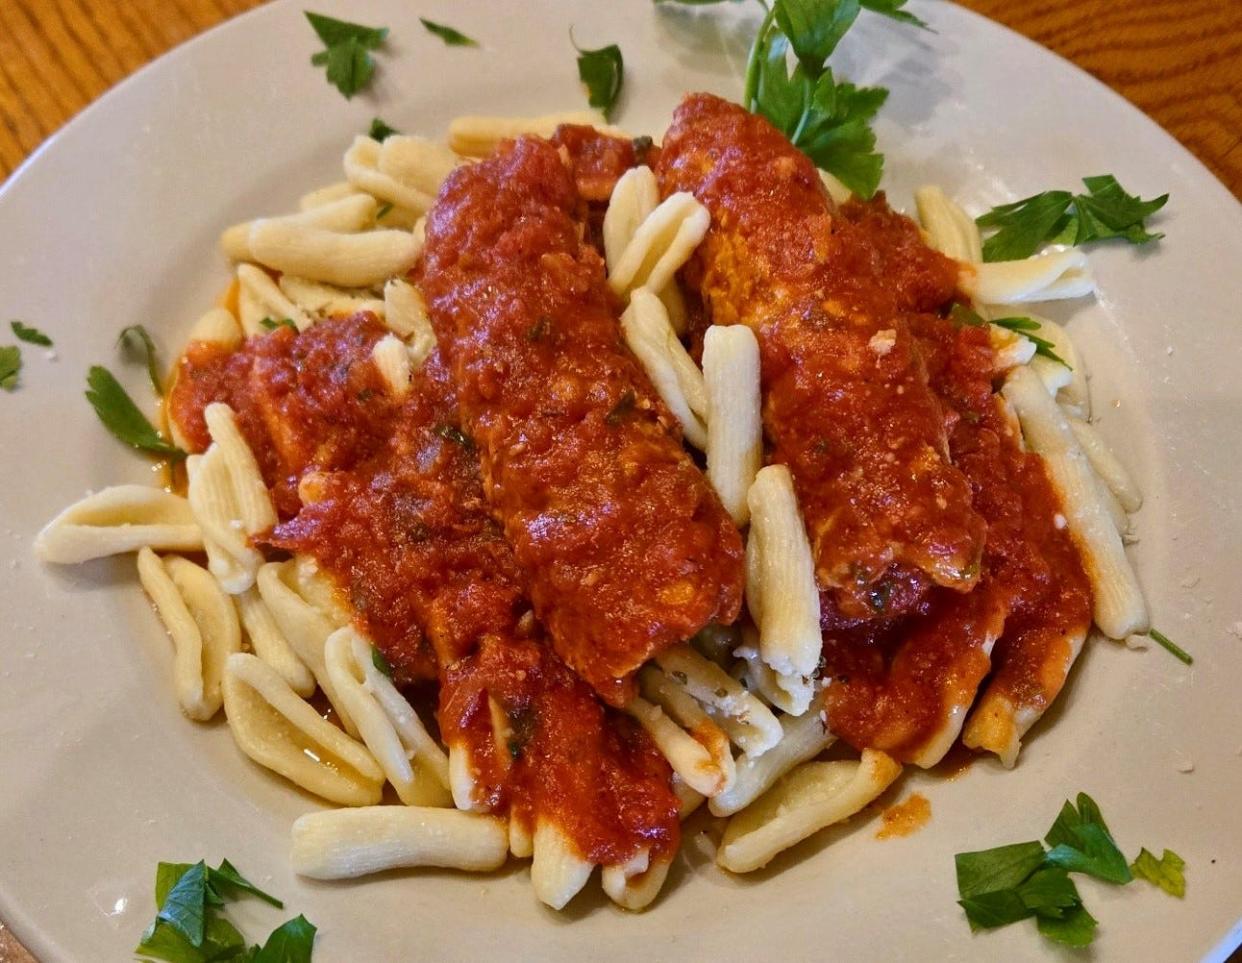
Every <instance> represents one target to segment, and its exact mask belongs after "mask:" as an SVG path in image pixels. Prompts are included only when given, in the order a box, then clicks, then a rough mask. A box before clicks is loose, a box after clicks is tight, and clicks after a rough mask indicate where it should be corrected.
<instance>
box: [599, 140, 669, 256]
mask: <svg viewBox="0 0 1242 963" xmlns="http://www.w3.org/2000/svg"><path fill="white" fill-rule="evenodd" d="M659 204H660V187H659V185H658V184H656V179H655V174H653V173H652V172H651V168H650V167H647V166H646V165H645V164H643V165H640V166H638V167H631V168H630V169H629V170H628V171H626V172H625V173H624V174H622V175H621V177H620V178H619V179H618V180H617V183H616V186H615V187H613V189H612V196H611V197H610V198H609V199H608V210H607V211H605V212H604V228H603V234H604V262H605V263H606V264H607V265H608V270H609V271H612V270H613V269H614V268H615V267H616V265H617V262H618V261H619V260H620V259H621V255H622V254H623V253H624V252H625V248H626V246H627V245H628V244H629V243H630V241H631V240H633V238H634V234H635V232H636V231H637V230H638V227H639V225H640V224H642V223H643V221H645V220H646V219H647V218H648V217H650V216H651V213H652V211H654V210H655V209H656V208H657V207H658V206H659Z"/></svg>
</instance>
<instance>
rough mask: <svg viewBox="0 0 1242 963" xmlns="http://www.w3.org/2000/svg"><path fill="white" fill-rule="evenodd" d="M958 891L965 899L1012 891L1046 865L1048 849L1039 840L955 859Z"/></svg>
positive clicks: (965, 854) (986, 850) (962, 854)
mask: <svg viewBox="0 0 1242 963" xmlns="http://www.w3.org/2000/svg"><path fill="white" fill-rule="evenodd" d="M953 861H954V865H955V867H956V869H957V889H958V892H959V893H960V894H961V895H962V896H963V897H968V896H978V895H980V894H981V893H990V892H994V891H996V890H1001V889H1011V888H1013V887H1015V886H1017V885H1018V884H1019V883H1021V882H1022V881H1023V880H1024V879H1026V878H1027V877H1028V876H1030V875H1031V873H1033V872H1034V871H1035V870H1037V869H1039V867H1040V866H1042V865H1043V864H1044V847H1043V846H1041V845H1040V844H1039V842H1038V841H1036V840H1033V841H1031V842H1029V843H1013V844H1011V845H1009V846H997V847H996V848H995V849H984V850H980V851H978V852H974V853H958V854H957V855H956V856H954V857H953Z"/></svg>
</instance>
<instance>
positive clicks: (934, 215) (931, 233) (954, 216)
mask: <svg viewBox="0 0 1242 963" xmlns="http://www.w3.org/2000/svg"><path fill="white" fill-rule="evenodd" d="M914 202H915V205H916V206H917V208H918V212H919V222H920V223H921V224H922V225H923V230H924V231H926V235H927V241H928V243H929V244H930V245H931V246H932V247H934V248H935V249H936V250H937V251H939V252H940V253H941V254H943V255H945V256H946V257H951V258H953V259H955V260H958V261H965V262H968V263H974V264H978V263H980V262H982V261H983V242H982V241H981V240H980V237H979V228H978V226H977V225H976V224H975V222H974V219H973V218H971V216H970V215H969V214H967V213H966V212H965V211H963V210H962V209H961V207H959V206H958V205H957V204H955V203H954V202H953V201H951V200H949V198H948V197H946V196H945V193H944V191H943V190H941V189H940V188H939V187H937V186H936V185H935V184H929V185H926V186H924V187H920V188H919V189H918V190H916V191H915V192H914Z"/></svg>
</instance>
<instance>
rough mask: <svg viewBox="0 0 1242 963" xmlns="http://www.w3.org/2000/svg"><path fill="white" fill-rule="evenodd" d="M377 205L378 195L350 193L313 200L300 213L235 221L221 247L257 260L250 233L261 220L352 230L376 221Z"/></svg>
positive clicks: (233, 257) (239, 256) (235, 257)
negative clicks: (376, 196)
mask: <svg viewBox="0 0 1242 963" xmlns="http://www.w3.org/2000/svg"><path fill="white" fill-rule="evenodd" d="M376 209H377V205H376V203H375V198H374V197H371V196H370V195H369V194H360V193H354V194H347V195H345V196H343V197H341V198H338V199H337V200H334V201H328V202H326V203H321V204H313V205H311V206H309V207H306V208H304V209H303V210H302V211H300V212H299V213H297V214H285V215H282V216H280V217H275V218H259V219H258V220H254V221H245V222H243V223H241V224H234V225H233V226H232V227H230V228H228V229H227V230H226V231H225V232H224V233H223V234H221V235H220V247H221V249H222V250H223V251H224V254H225V256H226V257H228V259H229V260H231V261H255V260H259V259H258V258H256V257H255V255H254V250H253V248H252V247H251V244H250V235H251V232H252V231H253V229H254V227H255V225H256V224H258V223H260V222H261V221H269V222H270V221H279V222H281V223H282V224H285V225H287V226H288V227H290V228H291V229H295V230H296V229H297V228H299V227H301V228H321V229H323V230H326V231H336V232H340V233H345V234H351V233H353V232H355V231H361V230H365V229H366V228H368V227H370V226H371V225H372V224H374V223H375V211H376Z"/></svg>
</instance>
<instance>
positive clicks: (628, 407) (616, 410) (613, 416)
mask: <svg viewBox="0 0 1242 963" xmlns="http://www.w3.org/2000/svg"><path fill="white" fill-rule="evenodd" d="M637 402H638V399H637V398H636V397H635V396H634V392H633V391H631V390H630V389H629V388H626V389H625V392H624V393H623V394H622V395H621V398H620V400H618V401H617V403H616V404H615V405H613V406H612V409H611V410H610V411H609V412H608V414H606V415H605V416H604V424H606V425H608V426H609V427H610V428H615V427H617V425H619V424H621V422H623V421H624V420H625V418H626V416H627V415H628V414H630V412H632V411H633V410H634V406H635V405H636V404H637ZM673 674H674V675H676V674H677V673H675V672H674V673H673Z"/></svg>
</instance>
